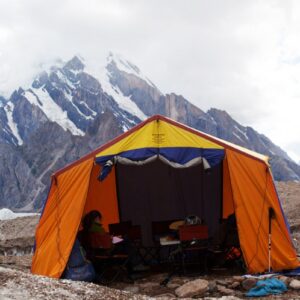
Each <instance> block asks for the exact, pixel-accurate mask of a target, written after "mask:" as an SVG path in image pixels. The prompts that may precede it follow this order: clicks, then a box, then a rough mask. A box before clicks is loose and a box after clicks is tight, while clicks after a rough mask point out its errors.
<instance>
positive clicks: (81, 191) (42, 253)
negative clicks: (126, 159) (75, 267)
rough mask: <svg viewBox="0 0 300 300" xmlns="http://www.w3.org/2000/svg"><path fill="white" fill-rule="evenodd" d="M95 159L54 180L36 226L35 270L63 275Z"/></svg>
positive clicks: (47, 273) (56, 275)
mask: <svg viewBox="0 0 300 300" xmlns="http://www.w3.org/2000/svg"><path fill="white" fill-rule="evenodd" d="M92 167H93V158H91V159H88V160H86V161H84V162H82V163H81V164H79V165H76V166H74V167H73V168H70V169H68V170H67V171H66V172H64V173H62V174H60V175H59V176H57V177H56V178H53V179H52V185H51V189H50V193H49V196H48V199H47V203H46V206H45V208H44V212H43V215H42V216H41V219H40V222H39V225H38V227H37V229H36V235H35V241H36V250H35V253H34V256H33V261H32V273H34V274H39V275H47V276H49V277H54V278H59V277H60V276H61V274H62V272H63V271H64V268H65V266H66V263H67V261H68V258H69V255H70V252H71V249H72V247H73V244H74V240H75V236H76V234H77V230H78V227H79V224H80V220H81V216H82V213H83V208H84V205H85V200H86V196H87V191H88V186H89V181H90V173H91V170H92Z"/></svg>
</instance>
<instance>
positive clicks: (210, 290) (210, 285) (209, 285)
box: [208, 280, 217, 293]
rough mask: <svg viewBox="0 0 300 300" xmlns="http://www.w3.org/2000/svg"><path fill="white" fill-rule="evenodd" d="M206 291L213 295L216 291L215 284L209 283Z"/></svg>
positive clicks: (211, 281) (213, 282)
mask: <svg viewBox="0 0 300 300" xmlns="http://www.w3.org/2000/svg"><path fill="white" fill-rule="evenodd" d="M208 290H209V292H210V293H214V292H216V291H217V283H216V282H215V281H214V280H210V281H209V283H208Z"/></svg>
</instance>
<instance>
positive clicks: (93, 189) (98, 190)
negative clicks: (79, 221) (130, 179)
mask: <svg viewBox="0 0 300 300" xmlns="http://www.w3.org/2000/svg"><path fill="white" fill-rule="evenodd" d="M99 172H100V166H99V165H94V166H93V170H92V173H91V177H90V186H89V190H88V195H87V199H86V204H85V208H84V213H83V215H85V214H86V213H88V212H89V211H91V210H98V211H100V212H101V214H102V217H103V218H102V219H103V226H104V227H105V228H106V230H108V224H111V223H117V222H119V209H118V199H117V193H116V181H115V168H113V169H112V171H111V172H110V174H109V175H108V176H107V177H106V178H105V180H104V181H101V182H100V181H99V180H98V179H97V177H98V175H99Z"/></svg>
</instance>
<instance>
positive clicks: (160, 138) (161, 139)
mask: <svg viewBox="0 0 300 300" xmlns="http://www.w3.org/2000/svg"><path fill="white" fill-rule="evenodd" d="M165 141H166V135H165V134H164V133H153V134H152V142H153V143H154V144H158V145H159V144H163V143H165Z"/></svg>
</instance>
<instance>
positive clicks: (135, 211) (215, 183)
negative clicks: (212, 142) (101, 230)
mask: <svg viewBox="0 0 300 300" xmlns="http://www.w3.org/2000/svg"><path fill="white" fill-rule="evenodd" d="M221 171H222V166H221V164H220V165H219V166H215V167H214V168H213V169H212V170H211V172H210V173H209V174H207V173H204V171H203V167H202V165H199V166H196V167H191V168H187V169H174V168H172V167H169V166H167V165H165V164H164V163H162V162H160V161H155V162H153V163H150V164H148V165H144V166H124V165H121V164H119V165H117V180H118V195H119V206H120V217H121V220H123V221H127V220H131V221H132V222H133V223H134V224H136V225H141V227H142V233H143V241H144V243H145V244H146V245H151V244H152V232H151V222H152V221H164V220H174V219H184V218H185V217H186V216H188V215H198V216H200V217H201V218H202V219H203V220H204V221H205V222H206V224H208V226H209V231H210V232H209V233H210V236H213V235H214V234H215V232H217V231H218V228H219V221H220V218H221V208H222V207H221V206H222V185H221V182H222V181H221V178H222V173H221Z"/></svg>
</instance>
